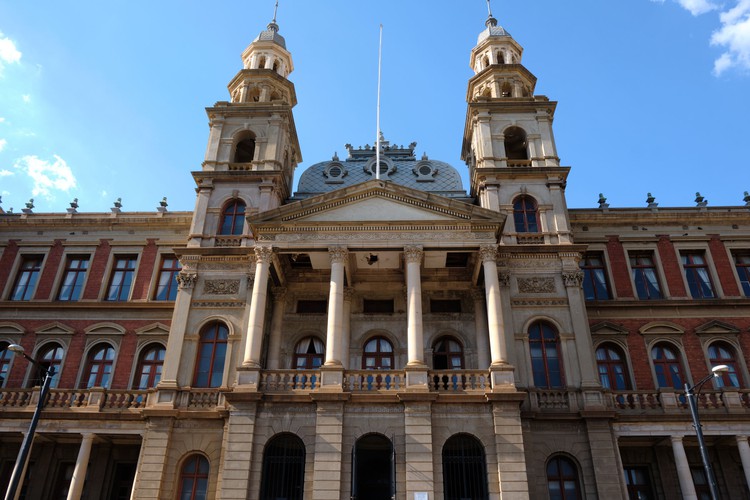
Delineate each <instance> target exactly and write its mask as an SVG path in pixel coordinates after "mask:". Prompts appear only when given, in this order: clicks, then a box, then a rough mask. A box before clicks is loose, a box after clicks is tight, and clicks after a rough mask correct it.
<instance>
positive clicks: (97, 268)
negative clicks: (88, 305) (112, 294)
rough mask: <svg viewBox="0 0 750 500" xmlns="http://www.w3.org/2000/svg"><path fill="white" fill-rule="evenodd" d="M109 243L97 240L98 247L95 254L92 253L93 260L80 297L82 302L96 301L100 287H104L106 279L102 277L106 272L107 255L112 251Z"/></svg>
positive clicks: (104, 240)
mask: <svg viewBox="0 0 750 500" xmlns="http://www.w3.org/2000/svg"><path fill="white" fill-rule="evenodd" d="M110 241H111V240H106V239H101V240H99V246H98V247H97V248H96V252H94V258H93V259H92V261H91V267H90V268H89V276H88V279H87V280H86V288H85V289H84V291H83V296H82V297H81V298H82V299H83V300H96V299H98V298H99V291H100V290H101V287H102V286H106V282H107V277H106V276H104V273H105V272H106V270H107V261H109V253H110V251H111V249H112V248H111V247H110V245H109V242H110Z"/></svg>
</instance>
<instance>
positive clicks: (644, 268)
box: [630, 252, 662, 300]
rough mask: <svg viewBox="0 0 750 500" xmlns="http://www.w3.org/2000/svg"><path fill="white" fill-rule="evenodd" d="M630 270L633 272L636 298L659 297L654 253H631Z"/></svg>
mask: <svg viewBox="0 0 750 500" xmlns="http://www.w3.org/2000/svg"><path fill="white" fill-rule="evenodd" d="M630 270H631V272H632V273H633V283H635V291H636V293H637V294H638V298H639V299H642V300H649V299H661V298H662V293H661V286H660V285H659V277H658V276H657V274H656V264H655V263H654V255H653V254H652V253H651V252H648V253H643V252H638V253H631V254H630Z"/></svg>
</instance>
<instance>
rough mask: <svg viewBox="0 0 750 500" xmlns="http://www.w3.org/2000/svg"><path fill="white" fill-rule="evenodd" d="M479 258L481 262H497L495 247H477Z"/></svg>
mask: <svg viewBox="0 0 750 500" xmlns="http://www.w3.org/2000/svg"><path fill="white" fill-rule="evenodd" d="M479 257H480V258H481V259H482V262H496V261H497V245H482V246H480V247H479Z"/></svg>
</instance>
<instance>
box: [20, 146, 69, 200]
mask: <svg viewBox="0 0 750 500" xmlns="http://www.w3.org/2000/svg"><path fill="white" fill-rule="evenodd" d="M13 166H14V167H15V168H17V169H19V170H21V171H23V172H25V173H26V174H27V175H28V176H29V177H31V179H32V180H33V181H34V188H33V189H32V191H31V194H32V195H33V196H39V195H42V196H46V197H47V198H51V197H52V191H69V190H71V189H72V188H74V187H76V185H77V184H76V178H75V176H74V175H73V171H72V170H71V169H70V167H69V166H68V164H67V163H66V162H65V160H63V159H62V158H60V157H59V156H57V155H54V161H51V162H50V161H46V160H42V159H40V158H38V157H36V156H24V157H23V158H21V159H19V160H17V161H16V163H15V164H14V165H13Z"/></svg>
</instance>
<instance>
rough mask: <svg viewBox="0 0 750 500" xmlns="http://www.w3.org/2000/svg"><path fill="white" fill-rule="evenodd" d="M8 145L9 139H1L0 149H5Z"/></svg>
mask: <svg viewBox="0 0 750 500" xmlns="http://www.w3.org/2000/svg"><path fill="white" fill-rule="evenodd" d="M7 145H8V141H6V140H5V139H0V151H2V150H3V149H5V146H7Z"/></svg>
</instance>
